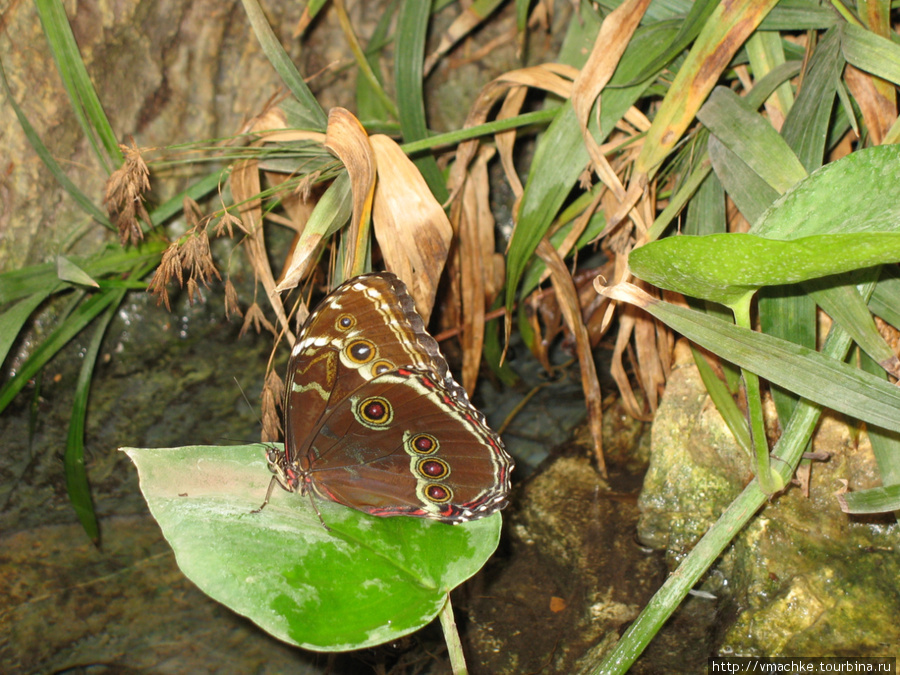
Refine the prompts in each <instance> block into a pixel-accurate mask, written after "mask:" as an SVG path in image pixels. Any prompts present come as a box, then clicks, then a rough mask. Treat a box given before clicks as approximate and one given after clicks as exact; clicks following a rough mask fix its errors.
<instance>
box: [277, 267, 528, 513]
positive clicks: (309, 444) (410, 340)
mask: <svg viewBox="0 0 900 675" xmlns="http://www.w3.org/2000/svg"><path fill="white" fill-rule="evenodd" d="M268 461H269V465H270V468H271V469H272V471H273V473H274V474H275V480H277V482H278V483H279V484H280V485H281V486H282V487H283V488H284V489H286V490H288V491H290V492H297V493H300V494H301V495H304V494H310V495H311V496H312V497H314V498H319V499H325V500H330V501H334V502H337V503H340V504H344V505H346V506H350V507H352V508H355V509H358V510H360V511H364V512H366V513H369V514H372V515H376V516H394V515H406V516H414V517H422V518H432V519H436V520H441V521H445V522H450V523H459V522H465V521H468V520H472V519H475V518H480V517H484V516H486V515H489V514H491V513H493V512H494V511H497V510H498V509H501V508H503V506H505V505H506V495H507V493H508V491H509V474H510V472H511V471H512V468H513V462H512V459H511V458H510V457H509V455H508V454H507V453H506V451H505V450H504V448H503V443H502V441H501V440H500V438H499V436H497V434H495V433H494V432H493V431H491V429H490V428H489V427H488V426H487V424H486V422H485V419H484V416H483V415H482V414H481V413H480V412H479V411H478V410H477V409H475V408H474V407H473V406H472V405H471V403H470V402H469V399H468V397H467V395H466V393H465V390H463V388H462V387H461V386H460V385H459V384H457V383H456V382H455V381H454V380H453V377H452V376H451V375H450V373H449V369H448V366H447V362H446V360H445V359H444V357H443V356H442V355H441V353H440V350H439V348H438V345H437V342H436V341H435V340H434V338H432V337H431V336H430V335H429V334H428V333H427V332H426V330H425V326H424V323H423V321H422V319H421V317H419V315H418V314H417V313H416V311H415V307H414V303H413V300H412V298H411V296H410V295H409V293H408V292H407V291H406V287H405V285H404V284H403V283H402V282H401V281H400V280H399V279H397V277H395V276H394V275H392V274H389V273H375V274H367V275H362V276H360V277H356V278H354V279H351V280H350V281H348V282H346V283H345V284H343V285H342V286H340V287H338V288H337V289H336V290H335V291H333V292H332V293H331V294H330V295H328V296H327V297H326V298H325V299H324V300H323V301H322V302H321V303H320V304H319V306H318V307H317V308H316V310H315V311H314V312H312V313H311V314H310V316H309V318H308V319H307V321H306V323H305V324H304V327H303V329H302V331H301V332H300V335H299V336H298V338H297V342H296V344H295V346H294V349H293V351H292V353H291V359H290V362H289V364H288V376H287V379H286V391H285V446H284V451H283V452H282V451H279V450H271V451H270V452H269V453H268Z"/></svg>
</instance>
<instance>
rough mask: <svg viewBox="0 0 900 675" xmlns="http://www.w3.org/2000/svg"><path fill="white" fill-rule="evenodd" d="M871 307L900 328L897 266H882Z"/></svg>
mask: <svg viewBox="0 0 900 675" xmlns="http://www.w3.org/2000/svg"><path fill="white" fill-rule="evenodd" d="M869 309H871V310H872V311H873V312H874V313H875V314H877V315H878V316H880V317H881V318H882V319H884V320H885V321H887V322H888V323H889V324H891V325H892V326H893V327H894V328H900V274H898V271H897V269H896V267H895V266H891V267H884V268H882V270H881V278H880V279H879V280H878V283H877V284H876V285H875V292H874V293H873V294H872V298H871V299H870V300H869Z"/></svg>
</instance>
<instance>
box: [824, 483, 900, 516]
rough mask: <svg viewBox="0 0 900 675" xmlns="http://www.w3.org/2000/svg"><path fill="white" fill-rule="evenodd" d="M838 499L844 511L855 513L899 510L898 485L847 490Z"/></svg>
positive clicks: (899, 492) (899, 496)
mask: <svg viewBox="0 0 900 675" xmlns="http://www.w3.org/2000/svg"><path fill="white" fill-rule="evenodd" d="M838 499H840V501H841V508H842V509H843V510H844V511H845V512H847V513H853V514H856V515H863V514H874V513H890V512H891V511H900V485H891V486H888V487H878V488H870V489H868V490H859V491H858V492H847V493H845V494H842V495H839V497H838Z"/></svg>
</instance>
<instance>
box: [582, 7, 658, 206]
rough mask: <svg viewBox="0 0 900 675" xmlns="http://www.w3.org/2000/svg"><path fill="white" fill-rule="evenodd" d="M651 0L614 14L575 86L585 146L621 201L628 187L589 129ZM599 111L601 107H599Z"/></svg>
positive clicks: (600, 174)
mask: <svg viewBox="0 0 900 675" xmlns="http://www.w3.org/2000/svg"><path fill="white" fill-rule="evenodd" d="M649 4H650V0H625V2H623V3H622V4H621V5H619V7H618V8H617V9H616V10H615V11H613V12H612V13H610V14H609V15H608V16H607V17H606V18H605V19H604V20H603V25H602V26H600V30H599V31H598V33H597V37H596V38H595V39H594V47H593V49H592V50H591V54H590V56H589V57H588V60H587V63H585V64H584V67H583V68H582V69H581V72H580V73H579V74H578V77H577V78H576V79H575V83H574V85H573V87H572V107H573V109H574V110H575V116H576V117H577V118H578V123H579V125H580V126H581V134H582V136H583V137H584V143H585V147H586V148H587V150H588V153H589V154H590V156H591V160H592V161H593V163H594V171H596V173H597V175H598V176H599V178H600V180H601V181H603V183H604V184H605V185H606V186H607V187H608V188H609V189H610V190H612V191H613V193H614V194H615V195H616V196H617V197H618V198H619V199H620V200H621V199H624V196H625V188H624V187H623V185H622V183H621V182H620V181H619V177H618V176H616V173H615V172H614V171H613V170H612V167H611V166H610V165H609V162H608V161H607V160H606V157H605V156H604V155H603V154H602V153H601V152H600V147H599V146H598V145H597V142H596V141H595V140H594V137H593V136H592V135H591V132H590V130H589V129H588V121H589V120H588V118H589V116H590V113H591V108H593V107H594V102H595V101H597V99H598V98H599V96H600V92H601V91H603V88H604V87H605V86H606V85H607V84H608V83H609V80H610V79H611V78H612V76H613V73H614V72H615V71H616V67H617V66H618V65H619V59H621V58H622V54H623V53H624V52H625V48H626V47H627V46H628V43H629V42H630V41H631V36H632V35H633V34H634V31H635V29H636V28H637V27H638V24H639V23H640V21H641V18H642V17H643V16H644V12H646V11H647V6H648V5H649ZM598 112H599V106H598Z"/></svg>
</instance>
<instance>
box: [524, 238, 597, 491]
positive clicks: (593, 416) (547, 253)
mask: <svg viewBox="0 0 900 675" xmlns="http://www.w3.org/2000/svg"><path fill="white" fill-rule="evenodd" d="M536 252H537V254H538V256H540V258H541V260H543V261H544V262H545V263H546V264H547V268H548V269H550V281H551V282H552V283H553V289H554V290H555V291H556V296H557V299H558V300H559V307H560V310H561V313H562V316H563V319H564V320H565V322H566V325H567V326H568V327H569V330H570V331H572V334H573V335H574V336H575V345H576V348H577V351H578V363H579V365H580V366H581V384H582V387H583V388H584V399H585V401H586V402H587V408H588V427H589V428H590V430H591V437H592V438H593V440H594V457H595V459H596V460H597V468H598V469H599V471H600V473H601V474H602V475H604V476H606V461H605V460H604V458H603V406H602V402H603V395H602V392H601V390H600V379H599V378H598V377H597V368H596V366H595V364H594V355H593V354H592V353H591V341H590V336H589V335H588V332H587V328H585V326H584V321H583V320H582V318H581V305H580V303H579V301H578V293H577V291H576V290H575V284H574V283H573V282H572V277H571V276H570V275H569V270H568V269H566V264H565V261H564V260H563V259H562V257H561V256H560V255H559V253H557V251H556V249H554V248H553V245H552V244H551V243H550V241H549V240H548V239H547V238H546V237H544V238H543V239H542V240H541V242H540V243H539V244H538V247H537V251H536Z"/></svg>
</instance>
